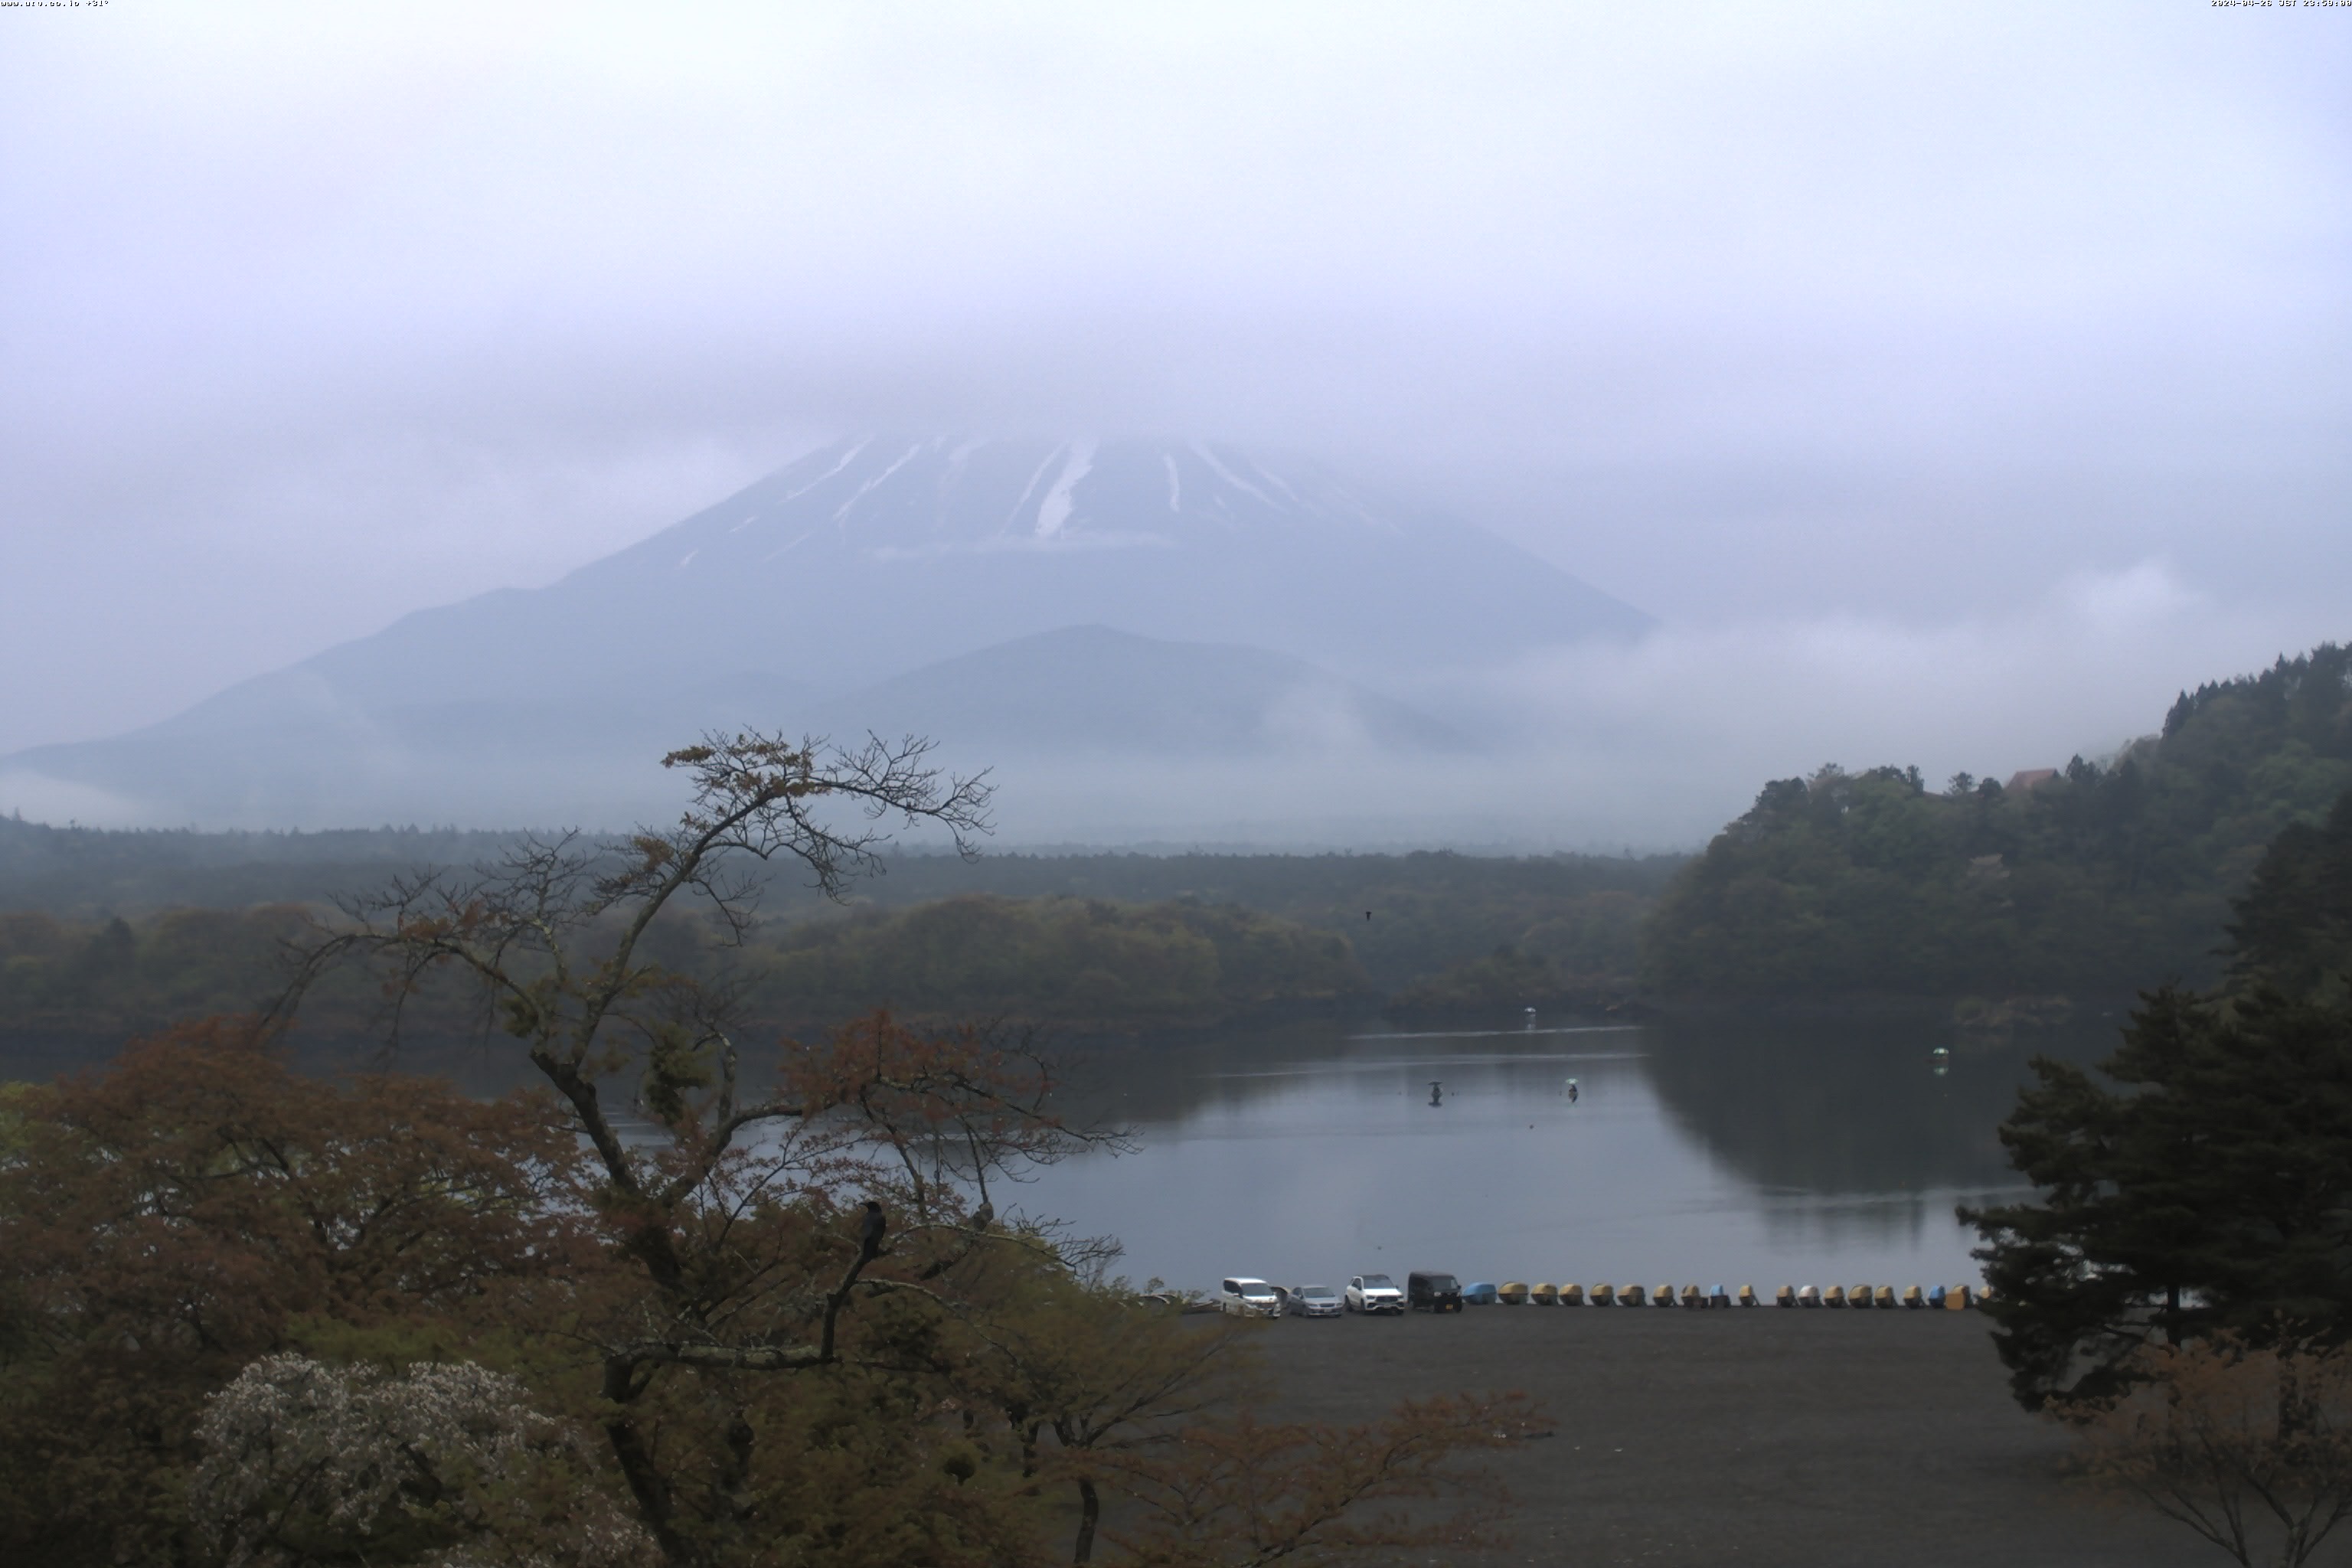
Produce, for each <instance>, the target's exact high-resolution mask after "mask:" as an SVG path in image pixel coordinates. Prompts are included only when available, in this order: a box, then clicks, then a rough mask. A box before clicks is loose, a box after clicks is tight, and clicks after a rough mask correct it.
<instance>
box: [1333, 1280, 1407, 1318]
mask: <svg viewBox="0 0 2352 1568" xmlns="http://www.w3.org/2000/svg"><path fill="white" fill-rule="evenodd" d="M1339 1304H1340V1305H1341V1306H1343V1307H1345V1308H1346V1309H1347V1310H1349V1311H1350V1312H1402V1311H1403V1310H1404V1292H1403V1291H1402V1290H1400V1289H1397V1288H1396V1286H1395V1285H1393V1284H1392V1283H1391V1282H1390V1279H1389V1277H1388V1276H1387V1275H1385V1274H1359V1275H1357V1276H1356V1277H1355V1278H1354V1279H1350V1280H1349V1281H1348V1289H1346V1291H1345V1292H1343V1293H1342V1294H1341V1296H1340V1299H1339Z"/></svg>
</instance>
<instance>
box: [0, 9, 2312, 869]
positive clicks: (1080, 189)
mask: <svg viewBox="0 0 2352 1568" xmlns="http://www.w3.org/2000/svg"><path fill="white" fill-rule="evenodd" d="M2347 82H2352V12H2347V11H2345V10H2341V9H2326V8H2311V9H2302V8H2294V9H2285V10H2281V9H2275V8H2273V10H2270V11H2262V10H2244V11H2242V10H2235V9H2227V8H2215V7H2210V6H2208V5H2205V4H2204V3H2203V0H2162V3H2159V4H2155V5H2150V4H2147V3H2145V0H2142V3H2140V4H2135V5H2080V6H2069V7H2064V8H2051V7H2042V6H2031V5H1969V6H1948V7H1893V6H1884V5H1879V6H1864V5H1853V6H1845V5H1801V6H1777V7H1760V6H1734V5H1694V6H1683V7H1676V8H1674V9H1672V10H1670V11H1665V12H1660V11H1655V10H1646V11H1645V10H1640V9H1628V8H1623V7H1613V6H1599V5H1594V6H1589V7H1587V6H1576V7H1563V6H1559V5H1528V6H1503V5H1491V6H1469V7H1445V8H1442V9H1440V8H1431V7H1405V6H1393V7H1382V6H1362V5H1350V6H1328V7H1324V6H1304V5H1302V6H1291V7H1238V6H1236V7H1208V6H1184V7H1160V8H1157V9H1151V10H1145V9H1141V8H1130V7H1099V6H1097V7H1086V6H1077V5H1008V6H999V7H988V8H940V7H919V6H911V5H906V6H896V5H861V6H856V7H847V6H843V7H815V6H809V7H800V6H795V7H777V8H772V7H760V8H753V7H743V8H740V9H732V8H723V7H709V8H701V9H698V10H695V11H693V12H691V13H690V14H687V15H683V16H679V15H673V14H671V13H669V12H665V11H655V10H650V9H646V8H642V7H611V8H605V7H597V6H587V7H583V6H561V7H559V6H551V5H550V6H532V5H512V6H500V7H468V6H458V5H399V6H391V5H361V6H344V7H333V8H320V7H297V6H291V5H287V6H274V5H220V6H205V7H202V8H198V9H194V10H168V9H165V8H163V7H158V6H152V5H142V4H136V3H131V0H117V3H116V4H112V5H107V6H104V7H87V6H85V7H80V8H62V9H53V10H52V9H18V10H14V11H5V12H0V149H5V151H0V215H5V231H0V232H5V244H0V371H5V374H0V415H5V417H0V667H5V669H6V671H7V673H8V681H7V689H8V693H9V696H8V700H7V701H6V702H5V704H0V755H5V754H6V753H9V752H16V751H18V750H21V749H23V748H27V747H34V746H41V745H48V744H54V743H58V742H82V741H90V740H97V739H100V738H103V737H107V736H111V735H115V734H118V733H120V732H121V731H127V730H131V729H134V728H136V727H139V726H142V725H147V724H152V723H154V722H156V721H161V720H163V719H166V718H168V717H170V716H172V715H173V714H174V713H177V712H179V711H180V710H184V709H185V708H187V707H189V706H190V705H191V704H194V703H195V702H198V701H200V700H204V699H205V698H207V697H209V696H211V695H213V694H214V693H215V692H217V691H219V690H221V689H223V688H226V687H228V686H230V685H232V684H233V683H235V682H237V681H240V680H244V679H249V678H252V677H255V676H258V675H262V674H265V673H267V672H269V671H272V670H275V669H278V668H282V667H285V666H287V665H289V664H292V663H294V662H295V661H297V660H299V659H302V658H306V657H309V656H310V655H313V654H316V653H318V652H319V651H320V650H321V649H324V648H326V647H330V646H331V645H334V644H337V643H341V642H344V641H347V640H349V639H352V638H353V637H362V636H365V635H367V634H371V633H373V632H376V631H378V630H380V629H382V628H383V627H384V626H387V625H389V624H390V623H392V622H394V620H396V619H397V618H398V617H400V616H403V615H404V614H406V613H408V612H411V611H414V610H416V609H419V608H423V607H425V606H429V605H442V604H447V603H451V602H454V601H458V600H462V599H466V598H469V597H471V596H473V595H479V594H482V593H485V592H487V591H489V590H492V589H496V588H500V587H512V586H520V587H538V586H541V585H543V584H550V583H552V582H555V581H556V580H557V579H559V578H561V577H562V576H563V575H564V574H567V573H569V572H571V571H572V570H574V569H576V568H579V567H581V566H583V565H584V564H586V563H590V562H592V561H595V560H597V559H599V558H601V557H604V556H606V555H608V554H610V553H612V552H615V551H617V550H620V549H622V548H624V547H625V546H627V545H629V544H632V543H634V542H636V541H638V540H640V539H642V538H644V537H646V536H647V535H649V534H652V533H654V532H655V531H658V530H660V529H662V528H665V527H667V526H669V525H671V524H673V523H676V522H677V521H679V520H681V519H683V518H686V517H688V515H689V514H691V513H694V512H697V511H698V510H701V509H703V508H705V507H707V506H709V505H710V504H711V503H712V502H714V501H715V500H718V499H719V497H721V496H723V495H726V494H728V493H729V492H730V491H732V490H735V489H739V488H740V487H742V486H744V485H747V484H750V483H751V481H753V480H754V479H758V478H759V477H761V475H764V474H766V473H769V472H771V471H772V470H774V469H776V468H780V467H782V465H784V464H785V463H786V462H788V461H790V460H791V459H793V458H796V457H798V456H800V455H801V454H803V453H805V452H808V451H810V450H812V449H813V448H814V447H817V446H818V445H819V444H820V443H822V442H824V441H827V440H830V439H832V438H834V437H837V436H842V435H846V434H852V433H856V432H861V431H865V430H869V429H890V430H916V431H923V432H942V433H947V434H949V435H951V436H961V435H965V434H971V435H975V436H977V435H1000V434H1001V435H1032V434H1034V435H1042V436H1048V437H1054V436H1060V435H1064V434H1073V435H1075V434H1086V433H1109V434H1121V433H1129V432H1134V433H1150V434H1152V435H1164V436H1167V437H1191V438H1199V439H1202V440H1208V441H1215V442H1228V443H1233V444H1234V445H1236V446H1238V447H1248V448H1251V449H1264V450H1271V451H1276V452H1296V453H1302V454H1307V455H1309V456H1311V457H1312V458H1315V459H1317V460H1318V461H1320V462H1322V463H1323V464H1325V465H1327V466H1328V467H1330V468H1333V469H1334V470H1337V471H1341V472H1344V473H1346V474H1349V475H1350V476H1354V477H1356V478H1358V479H1360V480H1362V481H1363V482H1365V483H1368V484H1373V485H1377V486H1379V487H1381V488H1382V489H1384V490H1386V491H1388V492H1391V493H1395V494H1399V495H1409V496H1412V497H1416V498H1419V499H1421V500H1423V501H1426V502H1428V503H1429V504H1432V505H1435V506H1439V507H1442V508H1443V509H1444V510H1447V511H1449V512H1451V513H1453V514H1454V515H1455V516H1457V517H1460V518H1463V519H1465V520H1467V521H1472V522H1475V523H1477V524H1480V525H1482V526H1484V527H1486V528H1488V529H1490V530H1492V531H1495V532H1496V533H1498V534H1500V535H1502V536H1504V537H1505V538H1507V539H1508V540H1511V541H1513V542H1517V543H1518V544H1520V545H1522V546H1525V547H1526V548H1528V550H1531V551H1533V552H1536V553H1537V554H1538V555H1540V556H1541V557H1543V558H1544V559H1545V560H1546V561H1549V562H1550V563H1554V564H1556V565H1557V566H1559V567H1560V568H1561V569H1563V570H1565V571H1566V572H1568V573H1570V574H1574V575H1575V576H1577V577H1579V578H1580V579H1582V580H1583V581H1584V582H1586V583H1589V584H1592V585H1593V586H1595V587H1597V588H1599V589H1601V590H1602V591H1604V592H1605V593H1607V594H1609V595H1614V596H1615V597H1616V598H1617V599H1620V600H1622V601H1624V602H1625V603H1626V604H1629V605H1633V606H1636V607H1638V608H1639V609H1641V610H1643V611H1646V612H1647V613H1648V614H1650V615H1651V616H1655V617H1656V618H1657V620H1658V621H1659V623H1660V626H1659V627H1658V629H1656V630H1655V631H1654V632H1652V633H1650V634H1649V635H1647V636H1646V637H1643V638H1640V639H1638V640H1633V641H1623V640H1616V641H1601V642H1594V643H1590V644H1580V645H1577V646H1575V647H1568V648H1564V649H1560V650H1557V651H1554V652H1550V653H1546V654H1543V655H1540V656H1537V657H1529V658H1524V659H1519V660H1517V661H1514V662H1511V663H1509V664H1507V665H1505V666H1502V667H1498V668H1489V669H1486V670H1483V671H1480V672H1477V673H1476V674H1475V677H1473V676H1464V675H1460V674H1448V675H1445V676H1443V677H1440V676H1437V675H1433V676H1432V678H1431V679H1432V687H1433V689H1431V690H1427V691H1413V690H1410V689H1395V690H1393V692H1392V694H1393V695H1395V696H1397V697H1399V698H1402V699H1403V700H1407V701H1416V700H1423V699H1427V700H1433V701H1434V700H1438V699H1441V698H1442V699H1443V700H1444V706H1445V709H1446V711H1447V712H1449V713H1457V712H1459V713H1474V714H1475V713H1479V712H1485V713H1489V714H1492V715H1494V716H1495V722H1496V725H1498V726H1501V727H1505V728H1507V729H1509V730H1510V731H1512V733H1511V744H1510V745H1509V746H1508V747H1507V754H1506V755H1505V756H1504V759H1503V760H1502V761H1499V762H1498V761H1496V760H1495V759H1494V758H1492V757H1490V758H1489V759H1488V760H1487V761H1486V763H1479V764H1465V763H1461V762H1459V761H1452V762H1440V761H1433V762H1431V763H1428V764H1427V767H1426V771H1425V773H1410V772H1408V773H1403V774H1399V773H1393V772H1391V773H1381V774H1380V775H1379V776H1377V777H1375V776H1370V775H1369V773H1368V772H1351V771H1350V770H1348V769H1346V768H1344V767H1336V768H1335V767H1334V766H1333V765H1332V763H1331V759H1330V758H1329V757H1328V756H1327V757H1326V759H1325V760H1324V762H1323V763H1320V764H1318V765H1314V766H1308V765H1306V764H1304V763H1302V764H1300V765H1298V766H1297V767H1295V768H1294V767H1283V766H1251V767H1247V768H1243V767H1240V766H1239V765H1238V764H1233V763H1218V762H1215V761H1212V760H1205V759H1204V760H1202V762H1201V763H1199V765H1198V768H1197V770H1193V771H1191V772H1188V771H1186V770H1184V769H1166V768H1155V769H1150V770H1137V776H1135V777H1133V778H1132V779H1129V780H1123V781H1122V782H1121V783H1120V784H1118V789H1117V791H1116V792H1115V793H1117V795H1118V799H1117V800H1116V802H1114V803H1112V804H1110V805H1105V804H1104V803H1105V800H1106V790H1107V785H1106V784H1105V782H1104V781H1103V780H1101V779H1095V780H1078V779H1075V778H1072V777H1066V776H1056V775H1055V773H1053V772H1052V771H1051V770H1050V769H1045V768H1036V769H1032V770H1029V771H1025V772H1024V767H1023V766H1022V765H1019V764H1012V765H1008V767H1007V770H1006V773H1005V775H1004V779H1003V782H1004V784H1005V785H1006V789H1005V792H1004V794H1003V796H1002V797H1001V798H1002V801H1003V817H1004V826H1005V830H1006V833H1007V835H1008V836H1018V837H1023V838H1024V839H1028V840H1032V841H1034V840H1039V839H1045V838H1051V837H1055V829H1056V827H1057V826H1067V825H1068V824H1069V823H1070V822H1071V821H1072V820H1073V817H1072V815H1071V814H1072V813H1073V812H1074V811H1076V810H1077V809H1078V808H1079V807H1080V806H1091V807H1093V808H1095V809H1096V816H1095V817H1093V818H1092V819H1090V820H1091V821H1092V824H1093V826H1091V827H1089V828H1088V829H1087V831H1089V832H1094V833H1099V834H1102V835H1106V836H1116V837H1129V838H1134V839H1147V838H1152V837H1160V834H1158V833H1156V832H1155V831H1154V828H1155V825H1156V824H1161V823H1164V822H1165V821H1167V820H1170V819H1171V818H1169V817H1168V816H1167V815H1166V814H1168V813H1178V812H1181V811H1183V810H1185V809H1190V808H1197V805H1198V803H1199V802H1200V801H1202V799H1203V798H1210V799H1216V800H1229V799H1235V798H1246V799H1247V800H1248V801H1249V802H1250V807H1249V810H1248V812H1247V813H1246V814H1243V815H1236V816H1235V817H1234V821H1233V823H1232V824H1231V826H1232V827H1233V828H1234V836H1235V837H1250V836H1251V835H1253V834H1255V835H1258V836H1261V837H1271V838H1276V839H1280V838H1284V837H1288V838H1291V839H1295V840H1297V841H1320V842H1337V841H1346V840H1348V839H1349V838H1351V837H1355V838H1361V839H1363V840H1365V841H1372V840H1378V841H1381V842H1392V841H1395V840H1397V839H1399V838H1410V837H1412V836H1413V835H1414V834H1415V833H1416V832H1425V833H1437V834H1441V835H1443V836H1447V837H1453V838H1455V839H1460V840H1465V841H1467V840H1471V839H1477V838H1480V837H1486V838H1487V839H1490V840H1492V841H1496V842H1501V841H1521V842H1527V841H1534V840H1536V839H1538V838H1542V839H1548V840H1549V841H1550V842H1554V843H1559V844H1565V845H1570V846H1585V845H1598V846H1606V847H1616V846H1617V844H1618V843H1619V842H1628V843H1635V844H1643V845H1667V844H1688V843H1691V842H1694V841H1695V840H1696V839H1697V838H1698V837H1702V836H1703V835H1704V834H1705V833H1706V831H1707V830H1708V829H1709V828H1710V827H1711V826H1713V825H1715V824H1717V823H1719V822H1720V821H1721V820H1722V819H1723V818H1724V817H1725V816H1728V815H1730V814H1731V813H1734V812H1736V811H1738V810H1739V809H1741V808H1743V807H1744V806H1745V805H1746V804H1747V803H1748V799H1749V798H1750V797H1751V796H1752V795H1753V793H1754V791H1755V789H1756V787H1757V786H1758V785H1759V784H1760V783H1761V782H1762V781H1763V780H1764V779H1765V778H1767V777H1772V776H1784V775H1786V774H1789V773H1798V772H1804V771H1810V770H1811V768H1813V767H1814V766H1817V765H1819V764H1820V763H1822V762H1824V761H1830V760H1836V761H1840V762H1843V763H1847V764H1849V765H1854V766H1867V765H1871V764H1874V763H1882V762H1892V763H1898V764H1900V763H1917V764H1918V765H1919V766H1920V767H1921V768H1922V769H1923V770H1924V771H1926V772H1927V773H1928V774H1929V775H1930V777H1931V778H1934V779H1936V780H1937V781H1939V782H1940V780H1941V778H1942V777H1943V775H1944V774H1945V773H1948V772H1950V771H1952V770H1955V769H1959V768H1967V769H1970V770H1973V771H1976V772H1979V773H2003V774H2005V773H2007V772H2008V771H2009V770H2011V769H2013V768H2018V767H2026V766H2033V765H2047V764H2050V763H2063V761H2064V760H2065V758H2066V756H2067V755H2068V754H2070V753H2072V752H2076V751H2084V752H2094V753H2095V752H2098V751H2099V750H2101V749H2105V748H2112V747H2114V746H2116V745H2118V744H2120V743H2121V742H2125V741H2126V740H2128V739H2129V738H2131V736H2132V735H2134V734H2136V733H2138V732H2141V731H2146V730H2147V729H2149V728H2151V727H2152V726H2153V725H2154V724H2155V723H2156V722H2157V721H2158V720H2159V719H2160V718H2161V715H2162V713H2163V710H2164V709H2165V707H2166V705H2167V704H2168V702H2169V700H2171V697H2172V695H2173V693H2174V692H2175V691H2176V690H2178V689H2179V688H2181V687H2182V686H2184V685H2190V684H2194V683H2195V682H2197V681H2200V680H2202V679H2215V678H2220V677H2223V676H2227V675H2230V674H2232V673H2236V672H2240V671H2243V670H2247V669H2251V668H2256V667H2259V666H2261V665H2264V664H2267V663H2268V662H2269V661H2270V660H2271V659H2272V658H2274V657H2275V656H2277V655H2279V654H2281V653H2290V654H2291V653H2293V652H2294V651H2297V650H2299V649H2301V648H2305V647H2309V646H2311V645H2312V644H2314V643H2315V642H2318V641H2320V640H2323V639H2331V638H2332V639H2339V640H2340V639H2342V638H2344V637H2347V635H2352V593H2347V588H2352V515H2347V511H2348V510H2352V92H2347V90H2346V88H2347ZM779 611H780V613H789V611H790V606H789V605H780V606H779ZM875 613H876V617H877V627H876V635H877V637H887V632H888V616H889V606H888V605H877V606H876V612H875ZM1071 620H1072V622H1073V623H1074V624H1076V623H1082V622H1084V621H1086V620H1087V616H1085V615H1084V614H1082V613H1074V614H1073V615H1072V616H1071ZM721 673H724V672H721ZM1439 686H1442V687H1444V689H1443V690H1438V689H1435V688H1436V687H1439ZM1301 721H1302V723H1305V724H1308V725H1310V726H1311V724H1312V723H1313V721H1314V715H1312V714H1304V715H1301ZM959 760H969V761H971V762H974V763H986V762H988V761H990V760H991V759H990V758H988V757H975V758H971V759H959ZM28 787H29V786H28ZM1401 791H1402V792H1405V793H1409V794H1410V795H1411V797H1412V799H1413V800H1414V801H1415V802H1416V803H1418V804H1417V805H1416V806H1415V813H1417V814H1418V815H1415V814H1405V815H1400V813H1399V810H1398V807H1397V805H1396V802H1397V801H1398V799H1399V798H1400V795H1401ZM1163 803H1165V804H1164V805H1163ZM1187 803H1190V807H1188V806H1187ZM11 807H16V808H21V809H22V810H23V811H24V812H25V814H26V816H49V817H53V818H55V819H58V820H62V819H63V818H65V817H66V816H79V817H80V818H81V819H82V820H84V821H91V820H98V821H105V820H109V814H110V804H109V802H108V801H107V800H106V799H104V798H101V797H99V796H95V795H76V794H75V793H74V792H73V791H72V790H70V789H65V788H56V789H51V790H50V791H49V792H48V793H47V794H46V795H43V794H40V793H37V792H33V793H26V792H25V791H20V792H19V793H18V794H17V795H5V794H0V811H5V810H8V809H10V808H11ZM1423 807H1426V809H1425V810H1424V809H1423ZM454 809H455V808H454V807H453V810H454ZM1244 815H1245V816H1246V820H1244ZM1441 819H1442V820H1441ZM1433 824H1434V825H1436V826H1432V825H1433ZM1217 826H1218V819H1217V818H1216V817H1215V816H1214V815H1213V814H1212V815H1210V816H1202V815H1201V814H1200V812H1199V811H1198V810H1197V809H1192V815H1191V816H1187V817H1186V818H1185V820H1184V822H1183V824H1182V834H1181V836H1185V837H1198V836H1202V835H1207V834H1210V833H1211V832H1212V830H1213V829H1214V828H1216V827H1217Z"/></svg>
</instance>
